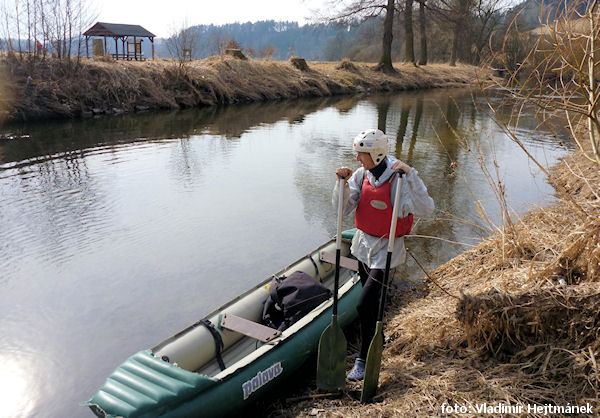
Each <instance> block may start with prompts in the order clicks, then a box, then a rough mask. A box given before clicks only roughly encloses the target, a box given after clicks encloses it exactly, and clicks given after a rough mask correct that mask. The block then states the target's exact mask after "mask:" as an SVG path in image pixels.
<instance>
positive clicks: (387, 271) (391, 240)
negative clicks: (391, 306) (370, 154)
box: [377, 170, 404, 322]
mask: <svg viewBox="0 0 600 418" xmlns="http://www.w3.org/2000/svg"><path fill="white" fill-rule="evenodd" d="M402 174H404V172H403V171H402V170H399V172H398V176H399V177H398V183H396V196H395V199H394V210H393V211H392V222H391V224H390V237H389V240H388V251H387V256H386V259H385V272H384V275H383V284H382V289H381V299H380V300H379V311H378V312H377V322H381V321H382V320H383V311H384V309H385V296H386V293H387V284H388V279H389V277H390V265H391V264H392V253H393V252H394V242H395V240H396V225H397V224H398V212H399V211H400V193H401V192H402Z"/></svg>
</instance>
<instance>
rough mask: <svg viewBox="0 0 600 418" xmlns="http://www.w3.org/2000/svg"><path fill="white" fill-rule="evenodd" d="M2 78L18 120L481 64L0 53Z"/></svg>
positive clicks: (391, 80) (337, 89) (364, 84)
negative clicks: (389, 65) (386, 68)
mask: <svg viewBox="0 0 600 418" xmlns="http://www.w3.org/2000/svg"><path fill="white" fill-rule="evenodd" d="M2 63H4V64H5V66H6V71H4V76H3V77H0V78H1V79H3V80H6V83H7V84H9V85H10V86H11V89H10V90H11V94H12V96H13V97H14V98H15V100H14V102H13V103H12V104H11V106H10V107H9V109H8V110H9V111H10V115H9V116H10V118H11V119H13V120H31V119H39V118H51V117H77V116H80V115H82V114H85V113H86V112H90V111H94V112H96V113H111V112H112V111H113V109H118V110H119V111H125V112H129V111H135V110H136V108H139V107H144V108H149V109H177V108H185V107H194V106H210V105H216V104H232V103H238V102H253V101H266V100H280V99H288V98H297V97H321V96H331V95H338V94H353V93H362V92H375V91H397V90H408V89H420V88H432V87H448V86H455V85H465V84H471V83H473V82H474V80H475V79H476V78H477V77H476V73H477V72H480V71H482V70H480V69H478V68H477V67H472V66H466V65H459V66H457V67H454V68H451V67H448V66H447V65H444V64H433V65H429V66H426V67H418V68H415V67H413V66H412V65H403V64H396V68H397V70H398V74H397V75H395V76H388V75H385V74H382V73H381V72H376V71H373V67H374V66H373V65H372V64H360V63H351V65H352V68H351V70H348V68H340V69H338V68H337V67H338V66H339V65H340V64H339V63H317V62H310V63H308V66H309V70H307V71H300V70H298V69H297V68H294V66H293V65H292V63H291V62H289V61H271V60H239V59H236V58H233V57H230V56H213V57H209V58H206V59H203V60H195V61H192V62H189V63H186V64H185V65H180V64H179V62H178V61H172V60H160V59H159V60H155V61H145V62H135V61H133V62H132V61H114V60H111V59H106V60H92V59H83V60H82V61H81V63H80V64H79V65H75V63H74V62H73V63H71V65H70V66H69V65H68V64H67V63H64V62H59V61H55V60H51V59H47V60H43V61H40V60H38V61H35V62H31V61H28V60H27V59H24V60H19V59H18V58H17V57H16V56H4V57H0V64H2Z"/></svg>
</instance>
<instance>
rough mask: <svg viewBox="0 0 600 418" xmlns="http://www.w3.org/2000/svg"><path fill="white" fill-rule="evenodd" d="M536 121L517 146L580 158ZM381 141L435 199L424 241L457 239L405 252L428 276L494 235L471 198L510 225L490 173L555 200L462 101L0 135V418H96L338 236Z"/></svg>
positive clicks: (438, 97) (335, 106) (243, 112)
mask: <svg viewBox="0 0 600 418" xmlns="http://www.w3.org/2000/svg"><path fill="white" fill-rule="evenodd" d="M499 100H500V99H499V98H497V97H496V98H492V101H493V102H494V103H498V102H499ZM538 123H539V120H538V118H537V117H536V115H535V114H534V113H533V112H531V111H529V113H527V111H526V112H525V113H524V114H522V115H521V119H520V126H519V128H518V129H517V133H518V135H519V138H521V139H522V140H523V141H524V144H525V145H526V146H527V148H528V149H529V150H530V151H531V153H532V154H533V155H534V156H536V158H538V159H539V160H540V162H542V163H543V164H544V165H546V166H548V165H552V164H553V163H554V162H555V161H556V160H557V158H559V157H560V156H562V155H564V154H565V153H566V152H568V150H567V148H568V147H569V144H568V143H567V144H565V143H564V142H565V141H561V134H560V133H558V134H556V133H554V132H551V131H544V130H540V129H538V130H536V129H535V127H536V126H537V125H538ZM370 127H379V128H381V129H384V130H385V131H386V132H387V133H388V134H389V135H390V136H391V138H392V141H391V151H390V152H391V154H393V155H395V156H397V157H399V158H401V159H403V160H404V161H406V162H407V163H408V164H410V165H412V166H414V167H415V168H416V169H417V170H418V171H419V173H420V175H421V177H422V178H423V179H424V181H425V183H426V184H427V186H428V188H429V191H430V194H431V196H432V197H433V198H434V200H435V202H436V211H435V213H434V214H433V216H432V217H431V218H430V219H424V220H421V221H420V222H419V223H418V225H417V227H416V230H415V231H414V232H415V233H416V234H418V235H422V236H434V237H438V238H443V239H444V240H446V241H442V240H439V239H433V238H423V237H415V238H410V239H407V243H408V246H409V248H410V249H411V251H412V252H413V253H414V254H415V255H417V257H420V259H421V261H422V262H423V263H425V264H426V266H428V267H429V268H433V267H435V266H437V265H439V264H441V263H443V262H445V261H447V260H448V259H450V258H451V257H453V256H455V255H456V254H458V253H460V252H462V251H464V250H465V249H468V248H470V247H469V245H472V244H475V243H476V242H477V241H479V240H480V239H481V238H482V237H484V236H486V235H487V234H489V225H488V224H487V223H486V222H485V221H484V220H483V219H482V217H481V216H480V215H479V214H478V206H477V202H479V203H480V205H481V207H483V208H484V209H485V210H486V212H487V214H488V216H489V217H490V219H491V220H492V221H493V222H496V223H499V222H500V221H501V216H500V213H499V211H498V209H497V208H498V205H497V202H496V199H495V198H494V193H493V191H492V190H491V188H490V186H489V181H488V179H487V178H486V176H485V175H484V173H483V171H482V168H481V165H482V164H483V165H484V166H487V167H488V169H489V170H490V172H491V174H492V175H495V173H496V171H497V172H498V173H499V176H500V179H501V180H502V182H503V184H504V185H505V187H506V194H507V200H508V203H509V205H510V206H511V207H512V208H513V209H514V210H515V212H517V213H523V212H524V211H526V210H528V209H529V208H530V207H531V206H532V205H538V204H540V205H544V204H548V203H550V202H551V201H552V189H551V188H550V187H549V186H548V185H547V183H546V181H545V179H544V176H543V175H542V174H541V173H540V172H539V170H538V169H537V167H536V166H535V165H534V164H533V163H531V162H530V161H529V160H528V159H527V158H526V157H525V155H524V153H523V152H521V151H520V150H519V149H518V147H517V145H516V144H515V143H514V142H512V141H511V140H509V138H508V137H507V136H506V134H504V133H503V131H502V130H501V129H500V128H499V127H498V126H497V125H496V123H495V122H494V121H493V119H492V118H491V117H490V114H489V110H487V109H486V106H485V100H484V99H483V98H481V97H473V95H472V92H470V91H468V90H458V89H454V90H443V89H441V90H431V91H425V92H418V93H403V94H394V95H377V96H368V97H339V98H326V99H310V100H298V101H289V102H279V103H259V104H249V105H239V106H230V107H225V108H210V109H201V110H198V109H194V110H187V111H181V112H175V113H145V114H138V115H124V116H114V117H103V118H98V119H89V120H83V121H72V122H52V123H49V122H47V123H43V124H29V125H20V126H9V127H4V128H3V129H2V137H4V138H6V137H14V138H15V139H11V140H6V139H5V140H2V141H0V330H1V331H0V332H1V338H0V417H17V416H26V417H28V416H36V417H44V416H48V417H57V416H64V417H66V416H69V417H75V416H83V417H85V416H91V415H90V412H89V411H88V410H87V409H85V408H83V407H80V406H78V404H79V402H81V401H84V400H87V399H89V397H90V396H91V395H92V394H93V393H94V392H95V390H96V389H97V388H98V387H99V386H100V385H101V384H102V383H103V382H104V379H105V378H106V377H107V375H108V374H109V373H110V372H111V371H112V370H113V369H114V368H115V367H116V366H117V365H119V364H120V363H121V362H122V361H123V360H125V359H126V358H127V357H128V356H130V355H131V354H133V353H135V352H137V351H139V350H141V349H144V348H149V347H152V346H153V345H155V344H156V343H158V342H160V341H162V340H163V339H165V338H166V337H168V336H170V335H172V334H174V333H175V332H177V331H179V330H180V329H182V328H184V327H185V326H187V325H189V324H191V323H193V322H195V321H196V320H197V319H199V318H201V317H202V316H203V315H204V314H206V313H208V312H210V311H212V310H213V309H215V308H217V307H218V306H220V305H221V304H222V303H224V302H226V301H227V300H229V299H230V298H232V297H233V296H236V295H237V294H239V293H241V292H242V291H244V290H245V289H247V288H249V287H251V286H252V285H253V284H255V283H257V282H258V281H260V280H262V279H264V278H266V277H268V276H269V274H271V273H273V272H275V271H277V270H279V269H280V268H281V267H283V266H285V265H287V264H289V263H290V262H292V261H294V260H296V259H297V258H300V257H301V256H303V255H305V254H307V253H309V252H310V251H311V250H312V249H313V248H314V247H316V246H317V245H318V244H320V243H322V242H324V241H325V240H327V239H328V238H329V237H331V236H333V235H334V234H335V230H336V226H335V223H336V221H335V216H336V215H335V209H334V208H333V207H332V205H331V190H332V188H333V185H334V182H335V175H334V171H335V169H336V168H337V167H339V166H342V165H347V166H350V167H353V168H357V167H358V163H357V162H356V161H355V157H354V155H353V152H352V147H351V144H352V139H353V137H354V136H355V135H356V134H357V133H358V132H360V131H361V130H363V129H366V128H370ZM494 161H495V162H496V163H497V166H498V168H497V170H496V169H495V168H494V166H495V165H494ZM453 163H454V164H453ZM345 226H347V227H351V226H352V219H348V220H347V221H346V222H345ZM401 274H403V275H406V276H409V275H410V276H415V277H418V276H422V273H420V272H418V271H417V269H416V267H415V266H414V263H409V264H408V266H407V269H406V271H404V272H402V273H401Z"/></svg>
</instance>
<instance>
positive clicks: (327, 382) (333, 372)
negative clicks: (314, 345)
mask: <svg viewBox="0 0 600 418" xmlns="http://www.w3.org/2000/svg"><path fill="white" fill-rule="evenodd" d="M345 386H346V336H345V335H344V332H343V331H342V328H341V327H340V326H339V324H338V322H337V316H336V315H333V316H332V317H331V324H329V326H327V328H325V330H324V331H323V333H322V334H321V339H320V341H319V352H318V357H317V388H318V389H322V390H329V391H333V390H342V389H343V388H344V387H345Z"/></svg>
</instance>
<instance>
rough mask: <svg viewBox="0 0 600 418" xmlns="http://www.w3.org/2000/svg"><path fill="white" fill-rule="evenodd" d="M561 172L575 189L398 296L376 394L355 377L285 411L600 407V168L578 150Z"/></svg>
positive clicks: (422, 412)
mask: <svg viewBox="0 0 600 418" xmlns="http://www.w3.org/2000/svg"><path fill="white" fill-rule="evenodd" d="M554 173H555V176H556V178H557V179H558V183H559V186H562V187H564V188H565V190H566V191H567V193H568V196H570V198H572V201H571V200H570V199H569V198H565V197H567V196H564V195H563V198H559V200H558V202H557V203H556V204H555V205H553V206H551V207H546V208H541V209H538V210H535V211H532V212H530V213H529V214H528V215H526V216H525V217H524V218H523V219H522V220H521V221H520V222H519V223H518V224H516V225H515V228H514V230H513V231H511V232H503V233H498V234H496V235H494V236H492V237H490V238H488V239H485V240H484V241H483V242H481V243H480V244H479V245H478V246H477V247H475V248H474V249H472V250H470V251H466V252H464V253H463V254H461V255H460V256H458V257H456V258H454V259H453V260H451V261H450V262H448V263H446V264H444V265H442V266H441V267H439V268H437V269H436V270H435V271H433V272H431V277H432V278H433V280H434V281H435V283H437V284H439V285H440V286H441V288H443V289H444V290H441V289H440V287H438V285H436V284H434V282H432V281H431V280H428V282H427V284H428V289H427V290H417V291H413V292H406V293H404V294H402V295H400V296H393V297H392V303H391V304H390V305H391V306H390V309H389V311H388V313H387V320H386V326H387V332H386V337H387V343H386V347H385V352H384V355H383V359H384V360H383V366H382V372H381V377H380V385H381V386H380V389H379V392H378V395H377V397H376V401H377V402H376V403H374V404H372V405H366V406H365V405H361V404H360V402H359V401H358V400H357V397H359V396H360V389H361V385H360V384H349V386H348V390H347V391H346V392H345V393H344V395H343V397H342V398H341V399H327V400H322V399H319V400H304V401H302V402H296V403H293V404H291V405H289V404H288V405H285V409H284V408H283V407H281V409H280V410H279V411H277V412H278V413H283V414H284V415H289V416H309V415H313V416H314V415H318V416H340V417H341V416H344V417H347V416H354V417H358V416H432V415H440V414H442V405H443V404H446V405H451V406H454V405H455V404H456V405H458V406H461V407H465V408H467V411H469V412H468V413H467V414H451V415H454V416H457V415H460V416H480V415H481V414H478V413H477V408H481V406H482V405H484V403H486V404H487V405H488V406H490V407H494V406H497V405H499V404H501V405H504V406H515V407H516V406H519V405H521V406H522V407H523V410H522V412H523V414H521V415H524V414H526V415H527V416H544V413H543V412H542V411H541V410H540V411H537V412H536V411H531V410H528V405H544V404H552V405H562V406H567V405H585V404H586V403H590V404H591V405H592V406H593V408H594V411H595V412H594V413H595V414H597V413H598V408H599V407H600V399H599V396H598V394H599V391H600V364H599V362H600V338H599V336H598V332H599V330H600V317H599V315H598V312H600V284H599V283H598V281H599V280H600V172H599V170H598V166H597V165H595V164H593V163H591V162H590V161H589V160H587V159H585V158H584V157H583V156H582V155H581V153H579V152H577V153H575V154H572V155H570V156H568V157H567V158H565V159H564V160H563V161H562V162H561V163H559V164H558V165H557V166H556V167H554ZM351 362H352V360H351V359H348V367H350V364H351ZM313 393H314V391H308V392H307V393H306V394H305V395H311V394H313ZM510 412H518V411H516V410H512V411H511V410H505V411H503V412H499V411H496V413H494V414H492V415H491V416H505V415H507V413H510ZM442 415H443V414H442ZM514 415H519V414H514ZM584 415H585V414H584Z"/></svg>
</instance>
